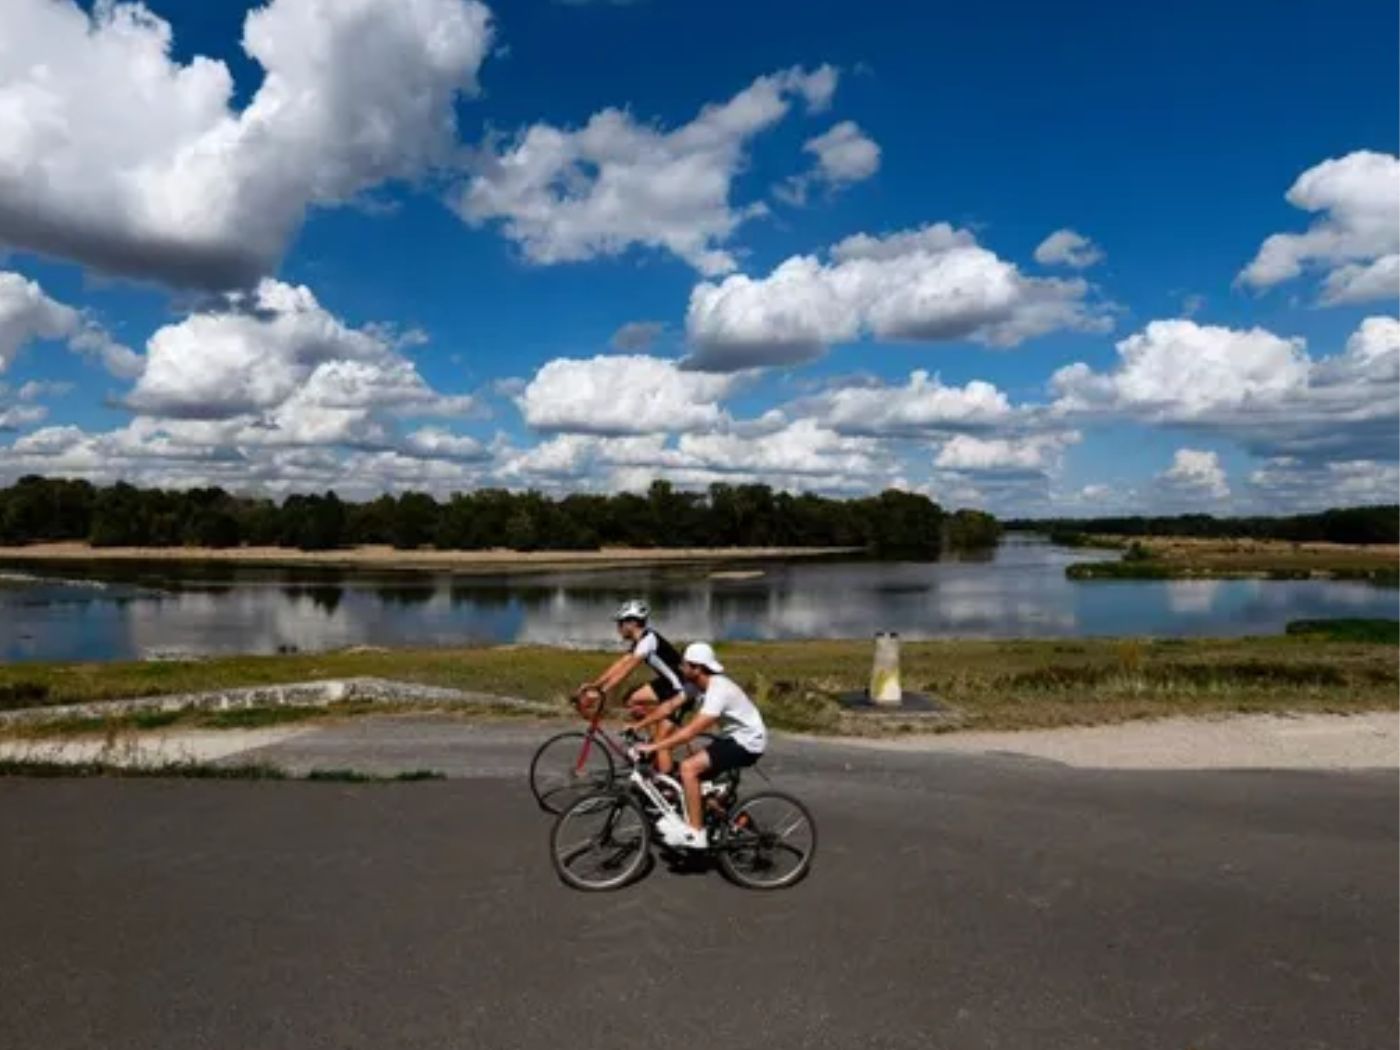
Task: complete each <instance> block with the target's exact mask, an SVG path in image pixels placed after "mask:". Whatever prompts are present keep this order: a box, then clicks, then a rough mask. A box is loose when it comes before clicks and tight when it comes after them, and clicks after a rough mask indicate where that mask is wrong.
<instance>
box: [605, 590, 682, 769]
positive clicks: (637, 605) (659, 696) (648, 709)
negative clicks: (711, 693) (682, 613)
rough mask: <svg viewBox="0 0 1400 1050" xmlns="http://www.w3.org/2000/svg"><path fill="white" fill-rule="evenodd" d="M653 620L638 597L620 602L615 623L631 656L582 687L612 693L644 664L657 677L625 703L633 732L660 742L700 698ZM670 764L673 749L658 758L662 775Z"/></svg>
mask: <svg viewBox="0 0 1400 1050" xmlns="http://www.w3.org/2000/svg"><path fill="white" fill-rule="evenodd" d="M650 616H651V609H650V607H649V606H648V605H647V603H646V602H644V601H642V600H641V599H640V598H633V599H631V600H630V601H626V602H623V603H622V605H621V606H620V607H619V608H618V610H617V612H616V613H615V614H614V616H613V619H614V620H615V621H616V622H617V633H618V636H619V637H620V638H621V639H622V641H623V643H624V644H625V645H626V646H627V652H625V653H624V654H623V655H622V656H619V657H618V658H617V659H616V660H614V661H613V662H612V664H611V665H610V666H609V667H608V669H607V670H606V671H604V672H603V673H602V674H601V675H599V676H598V677H597V678H596V679H594V680H593V681H592V682H588V683H586V684H585V685H584V686H583V687H582V688H584V689H589V688H597V689H601V690H603V691H604V692H608V691H610V690H612V689H614V688H615V687H616V686H618V685H619V684H621V683H622V682H623V681H625V680H626V678H627V676H628V675H630V674H631V673H632V672H633V671H634V670H635V669H636V668H637V667H639V666H641V665H642V664H646V665H647V667H648V668H649V669H650V670H651V671H652V672H653V674H654V675H655V677H654V678H652V680H651V681H650V682H643V683H642V684H641V685H639V686H637V687H636V688H635V689H633V690H632V691H631V692H630V693H628V694H627V697H626V699H625V700H624V701H623V703H624V704H625V705H626V707H627V713H628V714H629V715H630V716H631V717H632V719H633V721H632V724H631V727H630V728H632V729H635V730H645V731H647V732H648V735H649V736H650V737H651V739H652V740H659V739H660V738H661V737H663V736H665V735H666V734H668V733H671V732H674V731H675V728H676V726H677V725H678V724H679V722H680V721H681V719H683V718H684V717H685V716H686V715H687V714H689V713H690V712H691V711H692V710H693V709H694V707H695V702H696V699H697V698H698V697H699V695H700V694H699V690H698V689H696V688H695V687H694V686H691V685H689V684H688V683H687V682H686V681H685V678H684V676H683V675H682V674H681V654H680V653H679V652H677V651H676V647H675V646H673V645H672V644H671V643H670V642H668V641H667V640H666V639H665V638H663V637H662V636H661V635H660V634H659V633H658V632H656V631H654V630H653V629H652V628H651V627H650V626H649V625H648V620H649V618H650ZM671 764H672V763H671V753H670V752H669V751H667V752H664V753H662V754H659V755H657V756H656V768H657V769H658V770H660V771H661V772H662V773H669V772H670V771H671Z"/></svg>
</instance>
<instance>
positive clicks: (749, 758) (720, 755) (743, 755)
mask: <svg viewBox="0 0 1400 1050" xmlns="http://www.w3.org/2000/svg"><path fill="white" fill-rule="evenodd" d="M705 754H707V755H709V756H710V768H709V771H708V773H707V774H706V775H707V776H710V777H716V776H718V775H719V774H721V773H728V772H729V771H730V770H731V769H745V768H747V767H748V766H751V765H753V764H754V763H755V762H757V761H758V760H759V759H760V758H762V757H763V755H762V754H754V753H753V752H752V751H750V750H749V749H748V748H746V747H745V746H744V745H743V744H741V743H739V742H738V741H737V740H734V739H732V738H731V737H727V736H722V737H720V738H719V739H718V740H716V741H715V742H714V743H713V744H711V745H710V746H709V747H708V748H706V749H705Z"/></svg>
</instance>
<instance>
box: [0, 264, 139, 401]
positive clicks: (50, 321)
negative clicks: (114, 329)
mask: <svg viewBox="0 0 1400 1050" xmlns="http://www.w3.org/2000/svg"><path fill="white" fill-rule="evenodd" d="M44 339H52V340H62V341H63V342H65V343H67V345H68V347H69V349H70V350H73V351H75V352H77V353H80V354H85V355H87V356H90V357H94V358H96V359H97V360H98V361H100V362H101V363H102V364H103V365H104V366H105V367H106V368H107V370H108V371H109V372H111V373H112V374H113V375H116V376H121V377H123V378H130V377H131V376H133V375H135V374H136V373H137V372H138V371H139V370H140V368H141V358H140V357H139V356H138V355H137V354H135V353H133V352H132V351H131V350H129V349H128V348H127V347H125V346H122V345H121V344H120V343H118V342H117V341H116V340H115V339H113V338H112V337H111V335H109V334H108V333H107V331H106V330H105V329H103V328H102V326H101V325H99V324H97V323H95V322H94V321H91V320H89V319H88V318H86V317H84V316H83V314H81V313H80V312H79V311H77V310H75V309H73V308H72V307H71V306H67V305H65V304H64V303H60V302H59V301H58V300H56V299H53V298H50V297H49V296H48V295H46V294H44V290H43V289H42V288H40V287H39V284H38V283H37V282H36V281H31V280H28V279H26V278H24V277H22V276H20V275H19V274H17V273H7V272H3V271H0V372H3V371H5V369H6V368H8V367H9V365H10V363H11V362H12V361H14V359H15V358H16V357H17V356H18V355H19V352H20V350H21V349H23V348H24V346H25V345H26V344H27V343H30V342H33V341H35V340H44Z"/></svg>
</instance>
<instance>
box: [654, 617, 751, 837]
mask: <svg viewBox="0 0 1400 1050" xmlns="http://www.w3.org/2000/svg"><path fill="white" fill-rule="evenodd" d="M681 670H682V671H683V672H684V674H685V677H686V680H687V681H689V682H693V683H694V684H695V685H696V686H698V687H699V688H700V690H701V691H702V696H701V698H700V711H699V713H698V714H696V716H695V717H694V718H692V719H691V720H690V721H689V722H688V723H687V724H686V725H685V727H684V728H683V729H679V730H677V731H676V732H674V733H671V734H670V735H669V736H663V737H661V739H659V740H657V741H656V742H655V743H652V744H646V745H643V746H642V747H641V748H639V749H638V750H640V751H641V752H642V753H643V754H651V753H655V754H656V755H657V757H658V760H659V759H660V756H661V755H664V754H668V753H669V752H670V751H671V750H673V749H674V748H677V747H679V746H680V745H681V744H684V743H687V742H688V741H690V740H692V739H694V738H695V737H696V736H698V735H699V734H701V733H703V732H705V731H707V730H709V729H711V728H713V727H715V726H718V727H719V729H718V731H719V733H720V734H722V735H721V736H720V737H719V738H718V739H716V740H715V742H714V743H713V744H711V745H710V746H709V747H708V748H706V749H705V750H704V751H701V752H699V753H697V754H694V755H691V756H690V757H689V758H687V759H685V761H683V762H682V763H681V783H682V784H683V785H684V786H685V811H686V813H687V814H688V816H689V818H690V828H689V830H688V833H687V841H686V845H687V846H689V847H690V848H692V849H705V848H706V847H707V846H708V845H709V843H708V841H707V840H706V835H705V823H704V817H703V813H702V811H701V808H700V805H701V800H700V781H701V779H702V778H704V777H711V778H713V777H716V776H718V775H719V774H721V773H726V772H728V771H729V770H731V769H743V768H744V767H745V766H751V765H753V764H754V763H755V762H757V761H758V760H759V759H760V758H762V757H763V752H764V751H765V750H766V749H767V747H768V729H767V727H766V726H765V725H764V724H763V715H761V714H760V713H759V710H758V708H757V707H756V706H755V705H754V702H753V701H752V700H750V699H749V698H748V696H747V695H746V694H745V693H744V691H743V690H742V689H740V688H739V686H738V685H737V684H736V683H735V682H734V680H733V679H732V678H730V677H729V676H727V675H726V674H725V673H724V665H723V664H722V663H720V662H719V658H718V657H716V656H715V651H714V649H713V648H711V647H710V646H709V645H707V644H706V643H704V642H695V643H693V644H691V645H689V646H687V647H686V650H685V656H684V657H682V658H681Z"/></svg>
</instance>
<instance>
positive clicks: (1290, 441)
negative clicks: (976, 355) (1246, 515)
mask: <svg viewBox="0 0 1400 1050" xmlns="http://www.w3.org/2000/svg"><path fill="white" fill-rule="evenodd" d="M1118 355H1119V362H1118V366H1117V367H1116V368H1115V369H1113V370H1111V371H1107V372H1095V371H1094V370H1093V369H1091V368H1090V367H1089V366H1088V365H1085V364H1082V363H1079V364H1073V365H1069V366H1067V367H1065V368H1062V369H1060V370H1059V371H1057V372H1056V373H1055V374H1054V376H1053V377H1052V378H1051V388H1052V390H1053V391H1054V392H1055V393H1056V394H1057V399H1056V401H1055V403H1054V405H1053V411H1054V412H1055V414H1057V415H1059V416H1061V417H1065V418H1083V419H1088V418H1093V417H1095V416H1100V417H1102V416H1118V417H1126V418H1132V419H1135V420H1137V421H1140V422H1146V423H1157V424H1165V425H1170V426H1177V427H1182V428H1187V429H1198V430H1202V431H1210V432H1217V433H1221V434H1224V435H1226V436H1229V437H1231V438H1233V439H1235V440H1238V441H1240V442H1241V443H1242V444H1244V446H1245V447H1246V448H1248V449H1249V450H1250V451H1251V452H1254V453H1256V454H1259V455H1263V456H1280V455H1301V456H1311V457H1320V456H1336V457H1344V458H1369V457H1377V458H1380V457H1392V458H1393V457H1394V456H1395V454H1396V432H1397V430H1396V428H1397V415H1400V321H1396V320H1395V319H1394V318H1389V317H1372V318H1368V319H1367V320H1365V321H1364V322H1363V323H1362V324H1361V326H1360V327H1359V328H1358V329H1357V331H1356V332H1355V333H1354V334H1353V335H1352V336H1351V338H1350V339H1349V340H1348V341H1347V344H1346V347H1345V349H1344V350H1343V352H1341V353H1338V354H1334V355H1332V356H1330V357H1321V358H1314V357H1311V356H1310V355H1309V354H1308V353H1307V350H1306V344H1305V343H1304V341H1303V340H1302V339H1299V338H1284V337H1281V336H1278V335H1275V334H1274V333H1272V332H1270V331H1267V330H1266V329H1263V328H1252V329H1248V330H1241V329H1232V328H1224V327H1219V326H1214V325H1199V324H1196V323H1195V322H1194V321H1187V320H1181V319H1178V320H1170V321H1153V322H1152V323H1151V324H1149V325H1148V326H1147V327H1146V328H1145V329H1144V330H1143V331H1141V332H1138V333H1136V334H1134V335H1132V336H1130V337H1128V338H1127V339H1124V340H1122V341H1121V342H1119V343H1118Z"/></svg>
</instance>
